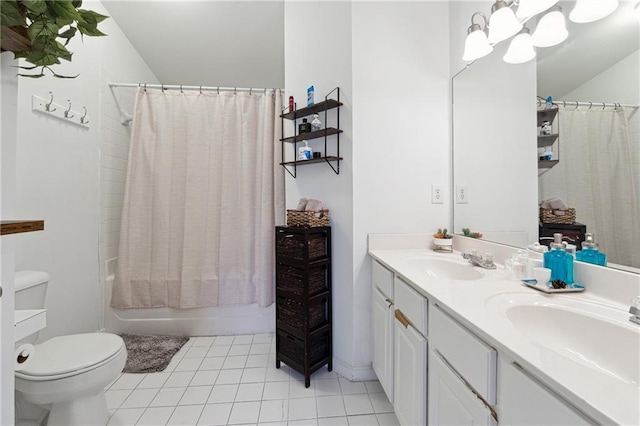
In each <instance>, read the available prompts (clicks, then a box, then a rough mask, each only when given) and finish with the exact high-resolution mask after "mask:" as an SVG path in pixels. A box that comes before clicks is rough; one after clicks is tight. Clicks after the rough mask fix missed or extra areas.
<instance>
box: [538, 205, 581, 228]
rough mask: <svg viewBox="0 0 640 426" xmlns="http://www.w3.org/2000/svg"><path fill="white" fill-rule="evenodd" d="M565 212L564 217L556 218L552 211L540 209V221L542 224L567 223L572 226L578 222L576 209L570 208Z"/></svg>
mask: <svg viewBox="0 0 640 426" xmlns="http://www.w3.org/2000/svg"><path fill="white" fill-rule="evenodd" d="M563 211H564V216H556V215H555V214H553V210H552V209H543V208H542V207H540V221H542V223H565V224H572V223H574V222H575V221H576V209H574V208H568V209H566V210H563Z"/></svg>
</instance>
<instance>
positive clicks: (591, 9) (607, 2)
mask: <svg viewBox="0 0 640 426" xmlns="http://www.w3.org/2000/svg"><path fill="white" fill-rule="evenodd" d="M617 8H618V0H577V1H576V6H575V7H574V8H573V10H572V11H571V13H570V14H569V19H571V20H572V21H573V22H576V23H578V24H586V23H587V22H594V21H597V20H599V19H602V18H604V17H606V16H609V15H610V14H612V13H613V11H614V10H616V9H617Z"/></svg>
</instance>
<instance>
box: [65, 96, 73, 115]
mask: <svg viewBox="0 0 640 426" xmlns="http://www.w3.org/2000/svg"><path fill="white" fill-rule="evenodd" d="M67 102H69V108H67V109H66V110H65V111H64V118H73V117H74V115H73V114H69V113H70V112H71V99H67Z"/></svg>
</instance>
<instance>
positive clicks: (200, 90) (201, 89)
mask: <svg viewBox="0 0 640 426" xmlns="http://www.w3.org/2000/svg"><path fill="white" fill-rule="evenodd" d="M200 94H201V95H202V86H200Z"/></svg>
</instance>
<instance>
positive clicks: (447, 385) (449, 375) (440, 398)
mask: <svg viewBox="0 0 640 426" xmlns="http://www.w3.org/2000/svg"><path fill="white" fill-rule="evenodd" d="M428 393H429V409H428V412H429V424H430V425H456V426H462V425H487V426H495V425H497V422H496V420H495V419H494V417H493V416H492V413H491V410H490V409H489V408H488V407H487V406H485V404H484V403H483V402H482V400H481V399H479V398H478V397H477V396H476V395H475V394H474V393H473V392H472V391H471V389H470V388H469V387H468V386H467V385H466V384H465V383H464V382H463V381H462V380H461V379H460V378H459V377H458V376H457V375H456V374H455V373H454V372H453V370H451V368H450V367H449V366H448V365H446V364H445V363H444V361H443V360H442V358H441V357H440V355H439V354H438V353H436V352H434V351H433V350H430V351H429V392H428Z"/></svg>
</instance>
